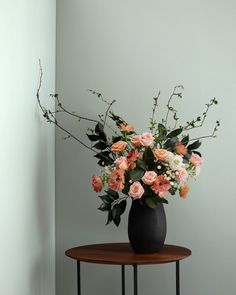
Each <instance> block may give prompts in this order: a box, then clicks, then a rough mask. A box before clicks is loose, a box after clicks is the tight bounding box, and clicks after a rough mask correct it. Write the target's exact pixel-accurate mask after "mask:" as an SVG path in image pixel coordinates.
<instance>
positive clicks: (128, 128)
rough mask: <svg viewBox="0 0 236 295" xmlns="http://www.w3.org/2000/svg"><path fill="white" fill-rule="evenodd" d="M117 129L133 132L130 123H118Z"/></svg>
mask: <svg viewBox="0 0 236 295" xmlns="http://www.w3.org/2000/svg"><path fill="white" fill-rule="evenodd" d="M119 129H120V131H125V132H133V131H134V126H133V125H130V124H120V126H119Z"/></svg>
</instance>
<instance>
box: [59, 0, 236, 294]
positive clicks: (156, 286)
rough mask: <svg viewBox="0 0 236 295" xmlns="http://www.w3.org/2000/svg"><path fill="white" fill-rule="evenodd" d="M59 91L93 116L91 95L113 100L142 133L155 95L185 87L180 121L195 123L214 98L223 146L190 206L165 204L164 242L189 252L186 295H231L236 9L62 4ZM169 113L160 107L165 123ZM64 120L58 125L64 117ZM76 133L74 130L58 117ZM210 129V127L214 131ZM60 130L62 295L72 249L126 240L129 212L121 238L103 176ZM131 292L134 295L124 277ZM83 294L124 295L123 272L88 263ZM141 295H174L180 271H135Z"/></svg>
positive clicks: (72, 287) (211, 150)
mask: <svg viewBox="0 0 236 295" xmlns="http://www.w3.org/2000/svg"><path fill="white" fill-rule="evenodd" d="M57 12H58V30H57V91H58V92H59V93H60V95H61V99H62V100H63V101H64V103H65V104H66V105H67V107H68V108H69V109H71V110H72V109H73V110H78V112H80V114H82V115H87V116H91V117H95V116H96V114H97V113H98V111H101V104H99V103H98V102H97V101H96V99H95V98H94V97H92V96H90V95H89V94H88V93H87V91H86V90H87V89H90V88H92V89H95V90H98V91H101V92H103V93H104V95H105V96H106V97H108V98H115V99H117V100H118V102H117V104H116V110H117V112H118V113H120V114H122V115H123V116H124V117H125V118H127V120H128V121H129V122H131V123H133V124H134V125H135V126H137V128H138V129H139V130H140V132H141V131H144V130H145V128H146V126H147V124H148V117H149V116H150V113H151V105H152V97H153V96H154V95H156V94H157V92H158V91H159V90H161V91H162V94H163V95H162V99H163V100H162V104H163V105H164V104H165V102H166V99H167V98H168V94H169V93H170V92H171V90H172V87H173V86H175V85H177V84H184V86H185V94H184V99H183V104H182V105H180V106H179V107H180V113H181V114H182V116H183V118H184V121H185V120H187V119H190V118H192V117H195V116H196V115H198V114H199V112H201V111H202V109H203V108H204V104H205V103H206V102H207V101H208V100H209V99H210V98H212V97H214V96H216V97H218V98H219V100H220V104H219V106H218V107H216V108H215V111H214V112H212V113H210V115H209V118H208V119H209V121H207V122H206V126H205V127H206V128H205V132H204V133H209V132H211V126H212V123H213V120H214V119H215V118H217V119H220V120H221V121H222V127H221V129H220V132H219V137H218V138H217V139H215V140H208V141H205V142H204V144H203V147H202V149H201V151H202V153H203V156H204V159H205V164H204V167H203V171H202V174H201V175H200V177H199V179H198V181H197V182H196V183H195V182H192V185H191V193H190V195H189V198H188V199H187V200H185V201H183V200H180V199H179V198H178V197H177V196H176V197H175V198H173V199H172V200H170V205H168V206H166V213H167V220H168V236H167V242H168V243H174V244H179V245H183V246H186V247H189V248H190V249H192V251H193V255H192V257H191V258H189V259H188V260H186V261H184V262H183V263H182V264H181V275H182V280H181V286H182V293H181V294H182V295H213V294H214V295H222V294H227V295H234V294H235V290H236V282H235V261H234V260H235V259H234V252H235V248H236V236H235V229H234V228H235V224H236V214H235V212H236V201H235V197H236V189H235V186H234V183H235V175H236V174H235V164H236V160H235V144H236V139H235V138H236V137H235V121H234V118H235V113H236V100H235V93H236V82H235V77H236V37H235V26H236V18H235V15H236V3H235V1H230V0H226V1H219V0H218V1H216V0H215V1H211V0H200V1H189V0H180V1H161V0H155V1H154V0H146V1H141V0H139V1H138V0H136V1H134V0H125V1H124V0H121V1H114V0H86V1H81V0H70V1H63V0H59V1H58V10H57ZM161 112H162V111H161V110H160V114H162V113H161ZM58 119H59V117H58ZM62 121H63V123H64V124H67V127H68V128H70V130H72V131H73V132H75V133H77V134H78V135H79V134H82V132H80V128H79V127H78V125H77V123H76V122H74V123H72V121H67V120H64V119H62ZM208 122H209V123H208ZM62 137H63V135H62V134H61V133H60V132H57V149H56V162H57V166H56V169H57V176H56V193H57V198H56V217H57V229H56V237H57V295H64V294H66V295H73V294H76V273H75V271H76V266H75V262H73V261H72V260H69V259H68V258H66V257H65V256H64V251H65V250H66V249H67V248H70V247H73V246H76V245H82V244H87V243H99V242H112V241H127V231H126V226H127V215H125V216H124V217H123V220H122V224H121V225H120V227H119V228H118V229H117V228H116V227H115V226H113V225H109V226H105V225H104V224H105V219H106V217H105V215H104V214H102V213H101V212H100V211H98V210H97V207H98V206H99V200H98V198H97V196H96V194H95V193H93V191H92V189H91V188H90V179H91V175H92V174H94V173H98V171H99V170H98V168H97V166H96V161H95V160H94V159H93V157H92V155H91V154H90V153H89V152H87V151H85V150H84V149H83V148H82V147H80V146H79V145H78V144H77V143H76V142H72V141H67V142H65V141H63V140H61V138H62ZM127 275H128V282H129V283H128V286H127V294H132V284H131V280H132V277H131V272H130V270H129V271H128V274H127ZM82 277H83V285H82V287H83V294H84V295H86V294H87V295H90V294H113V295H118V294H120V269H119V268H118V267H115V266H114V267H113V266H98V265H88V264H83V265H82ZM139 283H140V294H149V295H154V294H162V295H167V294H168V295H170V294H174V288H175V282H174V265H163V266H150V267H148V266H145V267H142V268H140V280H139Z"/></svg>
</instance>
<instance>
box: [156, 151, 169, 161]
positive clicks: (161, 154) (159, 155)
mask: <svg viewBox="0 0 236 295" xmlns="http://www.w3.org/2000/svg"><path fill="white" fill-rule="evenodd" d="M153 154H154V156H155V158H156V159H157V160H159V161H166V160H167V159H168V158H169V156H170V152H168V151H167V150H165V149H157V148H155V149H154V150H153Z"/></svg>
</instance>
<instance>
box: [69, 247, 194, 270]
mask: <svg viewBox="0 0 236 295" xmlns="http://www.w3.org/2000/svg"><path fill="white" fill-rule="evenodd" d="M65 254H66V256H68V257H70V258H73V259H75V260H79V261H84V262H91V263H101V264H119V265H138V264H160V263H169V262H175V261H179V260H182V259H184V258H186V257H188V256H190V255H191V251H190V250H189V249H187V248H184V247H179V246H175V245H165V246H164V248H163V249H162V250H161V251H160V252H157V253H151V254H137V253H134V252H133V250H132V249H131V247H130V244H129V243H109V244H94V245H86V246H80V247H76V248H72V249H69V250H67V251H66V252H65Z"/></svg>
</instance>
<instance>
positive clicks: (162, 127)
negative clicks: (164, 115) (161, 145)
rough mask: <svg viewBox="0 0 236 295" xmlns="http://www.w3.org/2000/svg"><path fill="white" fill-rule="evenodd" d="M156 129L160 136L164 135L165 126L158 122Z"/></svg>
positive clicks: (165, 131) (165, 132)
mask: <svg viewBox="0 0 236 295" xmlns="http://www.w3.org/2000/svg"><path fill="white" fill-rule="evenodd" d="M158 131H159V135H161V136H162V137H163V136H164V137H165V136H166V134H167V130H166V127H165V126H164V125H163V124H161V123H159V124H158Z"/></svg>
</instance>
